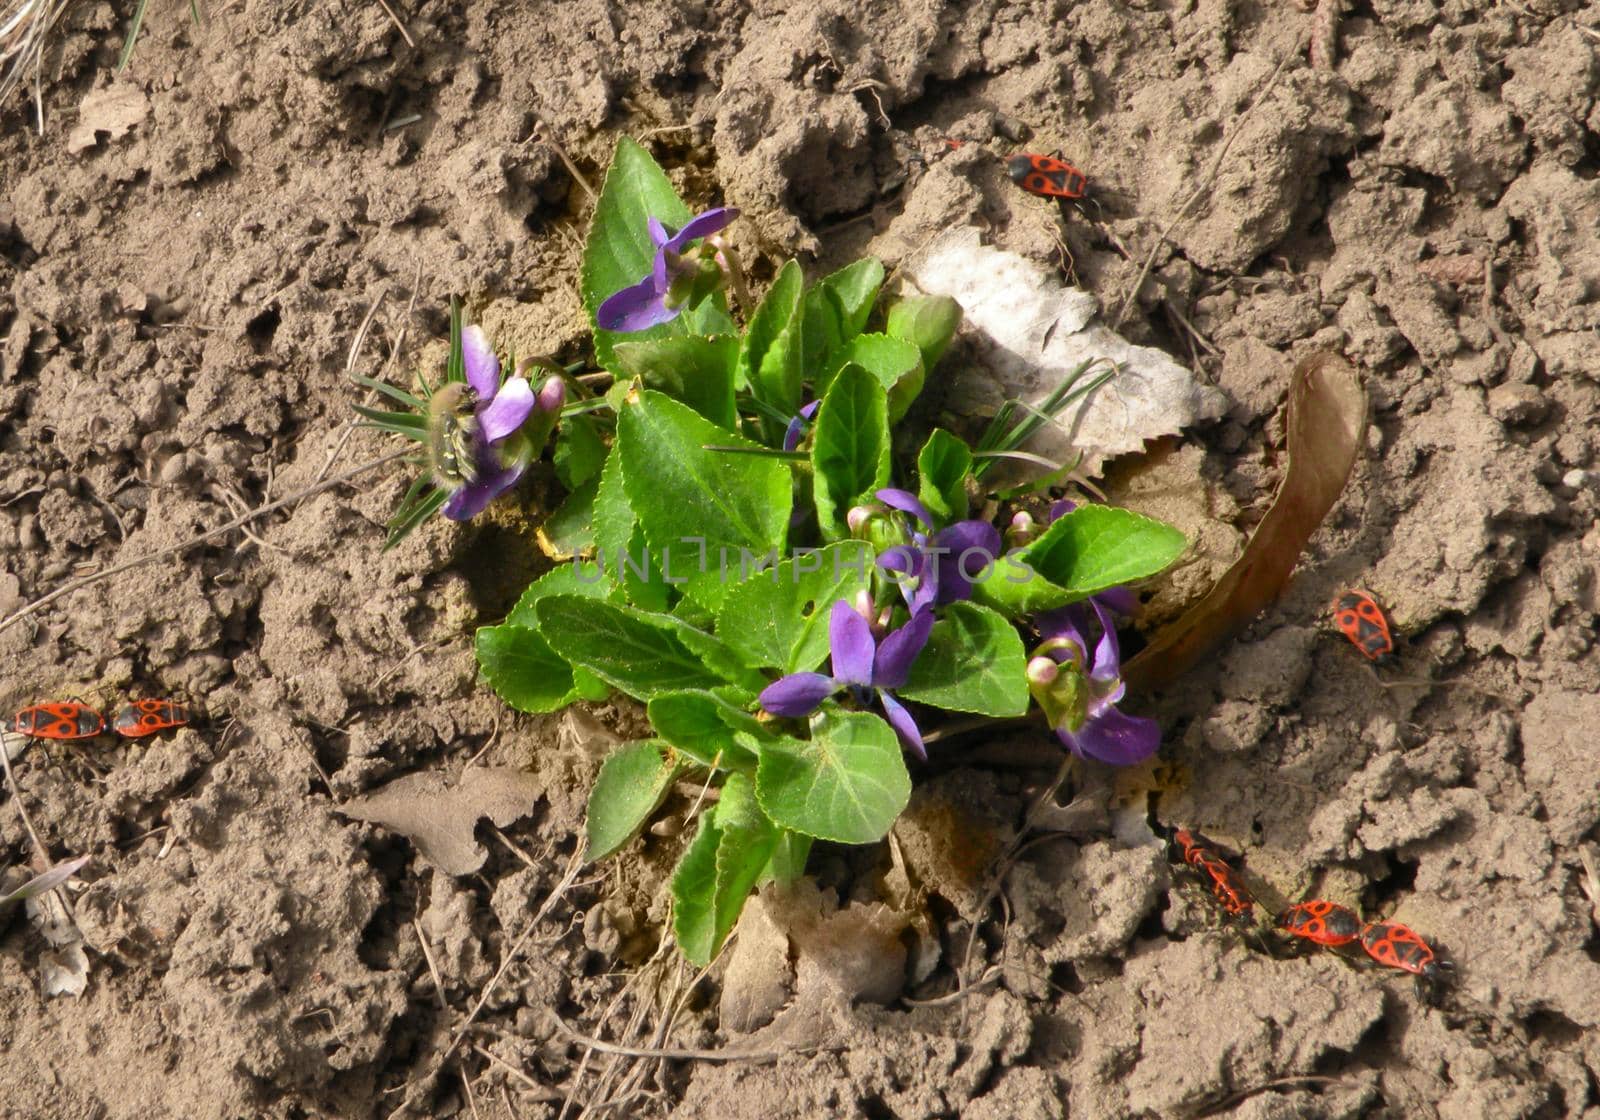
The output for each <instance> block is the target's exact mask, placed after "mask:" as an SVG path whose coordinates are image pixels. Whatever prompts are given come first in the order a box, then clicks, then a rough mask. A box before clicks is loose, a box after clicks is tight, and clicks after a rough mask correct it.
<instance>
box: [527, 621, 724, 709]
mask: <svg viewBox="0 0 1600 1120" xmlns="http://www.w3.org/2000/svg"><path fill="white" fill-rule="evenodd" d="M533 609H534V615H535V617H536V618H537V619H538V623H539V633H540V635H541V636H542V637H543V638H544V640H545V641H546V642H548V643H549V645H550V648H551V649H553V650H554V651H555V652H556V653H557V654H559V655H560V656H561V657H563V658H565V659H566V660H567V661H568V662H569V663H571V664H572V665H575V666H578V667H580V668H583V669H587V670H588V671H589V672H591V673H593V674H594V675H595V676H597V677H599V678H600V679H601V680H603V681H605V682H606V683H607V684H609V685H611V686H612V687H613V688H615V689H618V690H619V691H621V692H625V693H627V694H628V695H629V696H632V697H634V698H635V699H638V700H649V699H651V698H652V697H654V696H657V695H659V694H661V693H663V692H673V691H676V690H679V689H686V688H715V687H716V686H718V685H721V684H724V683H726V682H725V681H724V679H723V678H722V677H720V676H718V675H717V674H715V673H713V672H712V671H711V670H710V669H708V668H706V666H705V663H704V661H703V659H702V658H701V656H700V655H699V654H698V653H696V652H695V651H693V650H691V649H690V648H689V647H688V646H687V645H685V644H684V643H683V641H682V640H681V639H680V638H679V636H678V635H677V634H675V633H673V632H671V630H669V629H667V628H665V627H663V626H662V625H659V624H658V623H657V621H656V620H659V619H669V618H670V616H667V615H655V616H648V617H646V616H645V613H644V612H642V611H638V610H635V609H633V608H631V607H623V606H619V605H617V604H615V603H607V602H602V601H600V600H596V599H585V598H582V597H580V596H576V595H553V596H551V597H549V598H547V599H541V600H539V601H538V602H537V603H535V604H534V608H533ZM671 621H673V622H675V621H676V620H671Z"/></svg>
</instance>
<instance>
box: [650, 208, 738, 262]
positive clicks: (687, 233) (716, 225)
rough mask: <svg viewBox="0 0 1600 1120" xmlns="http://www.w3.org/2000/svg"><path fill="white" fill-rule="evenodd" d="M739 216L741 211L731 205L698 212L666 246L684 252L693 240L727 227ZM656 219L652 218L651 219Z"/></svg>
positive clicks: (668, 248) (674, 250) (672, 250)
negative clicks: (701, 212) (684, 248)
mask: <svg viewBox="0 0 1600 1120" xmlns="http://www.w3.org/2000/svg"><path fill="white" fill-rule="evenodd" d="M738 216H739V211H737V210H735V209H734V208H733V207H731V206H718V207H714V208H713V209H710V210H707V211H706V212H705V213H703V214H696V215H695V216H694V217H692V218H690V219H689V224H688V225H686V226H684V227H683V228H682V229H680V230H679V231H678V232H677V233H675V234H673V235H672V239H671V240H670V241H668V242H667V243H666V245H665V246H664V247H665V248H666V249H667V251H669V252H673V253H681V252H683V247H684V246H685V245H687V244H689V242H691V241H695V240H697V239H699V238H702V237H710V236H711V235H712V234H713V233H717V232H719V231H720V230H722V229H724V228H726V227H727V225H728V223H729V222H731V221H733V220H734V219H735V218H737V217H738ZM654 220H655V219H654V218H652V219H651V221H654Z"/></svg>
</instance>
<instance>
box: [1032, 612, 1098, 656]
mask: <svg viewBox="0 0 1600 1120" xmlns="http://www.w3.org/2000/svg"><path fill="white" fill-rule="evenodd" d="M1078 615H1079V612H1078V611H1077V610H1076V609H1075V608H1074V607H1062V608H1060V609H1059V610H1053V611H1046V612H1045V613H1044V614H1041V615H1040V616H1039V617H1038V618H1037V619H1036V620H1035V621H1036V624H1037V625H1038V627H1039V635H1040V636H1041V637H1043V638H1047V639H1049V638H1065V639H1067V640H1068V641H1069V642H1071V643H1072V644H1073V645H1074V646H1076V647H1077V656H1078V657H1079V658H1080V659H1082V658H1086V657H1087V656H1088V649H1089V646H1088V643H1087V642H1085V641H1084V640H1083V631H1082V629H1080V627H1081V625H1082V620H1081V619H1080V618H1079V617H1078ZM1049 656H1050V657H1051V658H1053V659H1054V660H1056V661H1057V662H1060V661H1063V660H1065V659H1066V657H1067V651H1066V650H1064V649H1055V650H1051V651H1050V653H1049Z"/></svg>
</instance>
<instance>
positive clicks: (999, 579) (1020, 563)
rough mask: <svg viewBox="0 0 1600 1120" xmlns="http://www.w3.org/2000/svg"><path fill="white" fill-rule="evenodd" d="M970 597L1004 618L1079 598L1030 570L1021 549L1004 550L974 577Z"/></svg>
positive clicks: (1042, 609)
mask: <svg viewBox="0 0 1600 1120" xmlns="http://www.w3.org/2000/svg"><path fill="white" fill-rule="evenodd" d="M972 597H973V599H974V600H976V601H977V602H980V603H983V604H985V605H986V606H990V607H993V608H994V609H995V610H997V611H999V612H1000V613H1001V614H1003V615H1005V616H1006V617H1007V618H1021V617H1022V616H1023V615H1029V614H1037V613H1038V612H1039V611H1049V610H1054V609H1055V608H1057V607H1064V606H1066V605H1067V604H1068V603H1071V602H1073V601H1074V600H1076V599H1079V598H1081V596H1077V595H1074V594H1072V592H1070V591H1068V590H1067V589H1066V588H1064V587H1057V586H1056V585H1055V584H1053V583H1051V582H1050V581H1049V580H1047V579H1045V578H1044V577H1043V576H1042V575H1040V574H1039V573H1038V572H1036V571H1034V570H1033V568H1032V567H1031V566H1030V565H1029V564H1028V563H1027V561H1025V560H1024V559H1023V558H1022V552H1021V550H1017V551H1014V552H1007V553H1006V554H1005V555H1003V556H1001V557H1000V559H999V560H998V561H997V562H996V563H995V564H994V565H993V566H992V567H990V568H989V570H988V571H986V572H984V573H982V574H981V575H980V576H979V578H978V579H976V580H974V581H973V583H972Z"/></svg>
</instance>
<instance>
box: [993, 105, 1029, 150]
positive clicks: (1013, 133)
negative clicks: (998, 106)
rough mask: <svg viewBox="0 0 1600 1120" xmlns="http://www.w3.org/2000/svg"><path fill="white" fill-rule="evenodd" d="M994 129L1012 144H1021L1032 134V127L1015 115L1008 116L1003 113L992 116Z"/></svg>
mask: <svg viewBox="0 0 1600 1120" xmlns="http://www.w3.org/2000/svg"><path fill="white" fill-rule="evenodd" d="M994 130H995V132H997V133H999V134H1000V135H1001V136H1004V137H1005V138H1006V139H1007V140H1009V141H1011V142H1012V143H1013V144H1021V143H1022V142H1023V141H1025V140H1027V139H1028V137H1030V136H1032V135H1033V129H1031V128H1029V127H1028V126H1027V124H1026V123H1024V122H1023V121H1020V120H1018V119H1017V118H1016V117H1008V116H1006V115H1005V114H1004V113H996V114H995V116H994Z"/></svg>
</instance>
